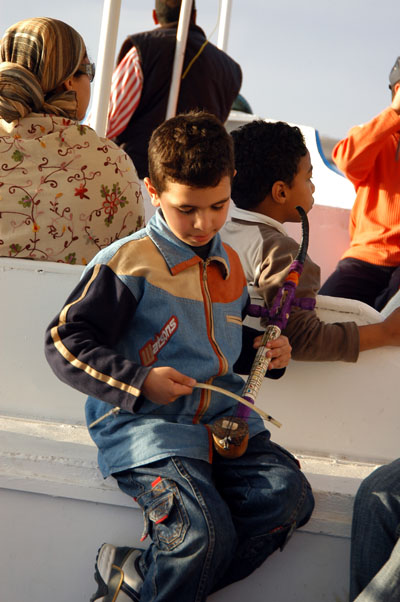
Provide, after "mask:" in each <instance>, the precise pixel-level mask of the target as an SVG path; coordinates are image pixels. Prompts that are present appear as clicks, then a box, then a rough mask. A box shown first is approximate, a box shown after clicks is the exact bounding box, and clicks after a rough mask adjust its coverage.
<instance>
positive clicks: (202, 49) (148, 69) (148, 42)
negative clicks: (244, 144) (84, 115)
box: [107, 0, 242, 180]
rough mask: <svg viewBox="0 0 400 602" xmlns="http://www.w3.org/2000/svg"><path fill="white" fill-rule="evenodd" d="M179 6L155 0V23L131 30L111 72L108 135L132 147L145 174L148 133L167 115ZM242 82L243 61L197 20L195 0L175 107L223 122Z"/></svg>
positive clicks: (173, 1)
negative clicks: (210, 39) (207, 33)
mask: <svg viewBox="0 0 400 602" xmlns="http://www.w3.org/2000/svg"><path fill="white" fill-rule="evenodd" d="M180 7H181V0H168V2H167V1H166V0H156V2H155V9H154V10H153V19H154V22H155V24H156V25H157V27H156V28H155V29H152V30H151V31H146V32H142V33H137V34H134V35H131V36H128V38H127V39H126V40H125V41H124V43H123V44H122V47H121V49H120V52H119V55H118V58H117V67H116V69H115V71H114V74H113V82H112V88H111V98H110V107H109V115H108V117H109V118H108V129H107V137H108V138H112V139H114V140H115V142H117V144H119V145H120V146H121V148H123V149H124V150H125V151H126V152H127V153H128V155H129V156H130V157H131V159H132V160H133V162H134V165H135V167H136V169H137V171H138V174H139V177H140V178H141V179H142V180H143V178H144V177H145V176H147V175H148V171H147V147H148V142H149V140H150V136H151V134H152V132H153V130H154V129H155V128H156V127H157V126H158V125H160V124H161V123H162V122H163V121H164V120H165V117H166V110H167V104H168V96H169V89H170V83H171V77H172V68H173V62H174V53H175V44H176V32H177V27H178V20H179V12H180ZM241 83H242V71H241V68H240V66H239V65H238V64H237V63H236V62H235V61H234V60H233V59H231V58H230V57H229V56H228V55H227V54H226V53H225V52H223V51H222V50H220V49H219V48H217V47H216V46H214V45H213V44H211V43H209V42H207V40H206V37H205V35H204V32H203V30H202V29H200V27H198V26H197V25H196V9H195V3H194V2H193V7H192V15H191V21H190V27H189V31H188V38H187V43H186V52H185V58H184V63H183V70H182V81H181V85H180V92H179V99H178V105H177V113H186V112H188V111H190V110H194V109H199V110H204V111H208V112H209V113H212V114H214V115H216V117H218V119H219V120H220V121H222V122H225V121H226V119H227V117H228V115H229V111H230V109H231V107H232V104H233V102H234V100H235V99H236V97H237V95H238V93H239V90H240V86H241Z"/></svg>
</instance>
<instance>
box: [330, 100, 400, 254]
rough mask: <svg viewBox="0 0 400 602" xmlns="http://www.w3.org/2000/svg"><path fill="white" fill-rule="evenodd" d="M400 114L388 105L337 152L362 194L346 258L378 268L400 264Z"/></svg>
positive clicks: (335, 155)
mask: <svg viewBox="0 0 400 602" xmlns="http://www.w3.org/2000/svg"><path fill="white" fill-rule="evenodd" d="M399 143H400V116H399V115H398V114H397V113H396V111H394V110H393V109H392V108H391V107H388V108H387V109H385V110H384V111H382V113H380V114H379V115H378V116H377V117H374V119H372V120H371V121H370V122H369V123H366V124H364V125H362V126H357V127H354V128H352V129H351V130H350V132H349V135H348V137H347V138H345V139H344V140H341V141H340V142H339V143H338V144H337V145H336V146H335V148H334V149H333V153H332V157H333V160H334V161H335V163H336V165H337V166H338V167H339V169H341V170H342V171H343V172H344V173H345V175H346V176H347V177H348V178H349V180H351V182H353V184H354V186H355V189H356V192H357V196H356V200H355V202H354V206H353V209H352V211H351V215H350V227H349V230H350V240H351V244H350V248H349V249H348V250H347V251H346V252H345V253H344V254H343V256H342V259H343V258H345V257H353V258H355V259H360V260H362V261H367V262H368V263H372V264H375V265H382V266H397V265H400V148H398V147H399Z"/></svg>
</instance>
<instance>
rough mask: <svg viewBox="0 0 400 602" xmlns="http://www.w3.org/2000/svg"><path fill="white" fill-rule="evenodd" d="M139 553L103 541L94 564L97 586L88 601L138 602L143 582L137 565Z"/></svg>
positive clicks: (133, 549) (136, 550)
mask: <svg viewBox="0 0 400 602" xmlns="http://www.w3.org/2000/svg"><path fill="white" fill-rule="evenodd" d="M141 553H142V550H138V549H136V548H116V547H115V546H112V545H111V544H109V543H104V544H103V545H102V546H101V548H100V549H99V552H98V554H97V558H96V565H95V574H94V578H95V579H96V581H97V585H98V588H97V592H96V593H95V594H93V596H92V597H91V598H90V602H95V601H96V600H97V601H98V602H131V601H132V600H134V602H139V601H140V595H139V591H140V588H141V586H142V583H143V575H142V573H141V571H140V569H139V566H138V560H139V558H140V555H141Z"/></svg>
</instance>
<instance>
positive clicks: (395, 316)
mask: <svg viewBox="0 0 400 602" xmlns="http://www.w3.org/2000/svg"><path fill="white" fill-rule="evenodd" d="M399 89H400V88H399ZM381 324H382V327H383V328H384V331H385V340H386V345H400V307H398V308H397V309H395V310H394V311H392V313H391V314H389V315H388V317H387V318H386V319H385V320H383V322H382V323H381Z"/></svg>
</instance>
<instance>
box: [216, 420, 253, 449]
mask: <svg viewBox="0 0 400 602" xmlns="http://www.w3.org/2000/svg"><path fill="white" fill-rule="evenodd" d="M211 431H212V436H213V441H214V447H215V449H216V451H217V452H218V453H219V454H220V455H221V456H224V457H225V458H240V456H242V455H243V454H244V453H245V451H246V449H247V444H248V441H249V427H248V424H247V422H246V421H245V420H242V419H241V418H236V417H235V416H224V417H222V418H218V420H216V421H215V422H214V424H212V425H211Z"/></svg>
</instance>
